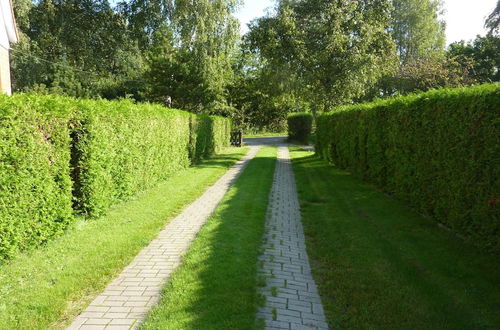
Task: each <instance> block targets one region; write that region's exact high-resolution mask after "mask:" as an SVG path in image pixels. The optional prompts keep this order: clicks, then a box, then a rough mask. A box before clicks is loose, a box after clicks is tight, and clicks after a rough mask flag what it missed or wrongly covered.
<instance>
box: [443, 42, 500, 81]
mask: <svg viewBox="0 0 500 330" xmlns="http://www.w3.org/2000/svg"><path fill="white" fill-rule="evenodd" d="M448 57H449V58H455V59H456V60H457V61H459V62H460V63H463V65H464V66H467V65H468V64H469V65H470V67H471V69H470V70H469V76H470V77H471V79H474V80H475V81H476V82H478V83H487V82H498V81H500V37H498V36H494V35H492V34H489V35H487V36H485V37H480V36H478V37H477V38H476V39H475V40H474V41H472V42H469V43H465V42H464V41H460V42H455V43H453V44H451V45H450V46H449V49H448Z"/></svg>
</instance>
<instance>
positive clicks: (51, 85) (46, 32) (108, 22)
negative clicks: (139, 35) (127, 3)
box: [13, 0, 142, 97]
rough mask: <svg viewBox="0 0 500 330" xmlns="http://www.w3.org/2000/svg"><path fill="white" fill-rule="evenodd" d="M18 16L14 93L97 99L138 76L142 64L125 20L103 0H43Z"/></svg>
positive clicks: (125, 91) (14, 59) (114, 94)
mask: <svg viewBox="0 0 500 330" xmlns="http://www.w3.org/2000/svg"><path fill="white" fill-rule="evenodd" d="M25 7H26V6H24V7H22V8H25ZM19 8H21V6H19V7H16V9H17V10H20V9H19ZM20 13H21V15H20V17H21V21H22V24H20V28H21V31H22V33H23V36H25V37H26V41H25V42H22V43H21V44H20V45H19V46H16V47H17V48H15V49H14V56H13V65H14V79H13V82H14V87H15V89H16V90H33V89H37V90H39V89H40V88H42V89H43V90H46V91H47V90H48V91H52V92H57V93H64V94H68V95H72V96H85V97H89V96H93V97H95V96H99V95H101V94H106V93H103V90H106V89H109V85H110V84H111V85H113V86H116V85H117V84H125V85H126V83H125V81H130V80H134V79H137V78H138V76H139V75H140V74H139V73H140V72H141V70H142V58H141V55H140V53H139V49H138V48H137V46H136V43H135V42H134V41H133V40H131V39H130V37H129V35H128V32H127V25H126V21H125V17H124V16H123V15H122V14H120V13H117V12H115V11H114V10H113V9H112V8H111V7H110V5H109V2H108V1H107V0H41V1H39V2H38V3H36V4H35V5H32V6H31V7H30V9H29V12H28V14H27V15H23V13H24V12H20ZM16 14H17V13H16ZM89 31H92V32H91V33H89ZM128 92H129V90H127V88H125V89H124V90H123V91H122V94H121V95H117V93H115V92H113V93H108V94H110V96H111V97H118V96H125V94H127V93H128Z"/></svg>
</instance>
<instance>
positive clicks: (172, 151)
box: [0, 94, 231, 259]
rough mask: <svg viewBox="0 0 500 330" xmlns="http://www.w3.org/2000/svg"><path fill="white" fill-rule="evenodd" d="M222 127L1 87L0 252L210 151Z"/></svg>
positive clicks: (52, 231)
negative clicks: (11, 92) (11, 91)
mask: <svg viewBox="0 0 500 330" xmlns="http://www.w3.org/2000/svg"><path fill="white" fill-rule="evenodd" d="M230 126H231V122H230V120H229V119H226V118H221V117H215V116H202V115H193V114H190V113H187V112H183V111H179V110H173V109H166V108H164V107H161V106H159V105H151V104H140V105H137V104H134V103H132V102H131V101H128V100H124V101H104V100H99V101H95V100H76V99H72V98H66V97H55V96H36V95H22V94H18V95H15V96H13V97H7V96H0V259H4V258H9V257H10V256H12V255H13V254H15V253H16V251H18V250H23V249H27V248H29V247H34V246H37V245H40V244H42V243H44V242H46V241H48V240H49V239H50V238H52V237H53V236H56V235H58V234H59V233H61V232H62V231H63V230H64V229H65V228H66V227H67V226H68V224H70V223H71V221H72V219H73V214H74V213H75V211H76V213H79V214H83V215H86V216H92V217H94V216H99V215H102V214H104V213H105V212H106V211H107V210H108V208H109V207H110V206H111V205H113V204H115V203H117V202H118V201H123V200H126V199H128V198H129V197H130V196H132V195H134V194H136V193H138V192H140V191H142V190H145V189H147V188H150V187H152V186H154V185H156V184H157V183H159V182H160V181H162V180H165V179H166V178H167V177H168V176H170V175H172V174H173V173H175V172H176V171H179V170H181V169H183V168H186V167H188V166H189V165H190V164H191V163H192V162H196V161H199V160H200V159H202V158H207V157H209V156H211V155H212V154H213V153H215V152H217V151H219V150H220V149H221V148H223V147H225V146H228V145H229V140H230Z"/></svg>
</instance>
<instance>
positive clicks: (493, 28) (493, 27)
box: [485, 0, 500, 34]
mask: <svg viewBox="0 0 500 330" xmlns="http://www.w3.org/2000/svg"><path fill="white" fill-rule="evenodd" d="M485 27H486V28H488V29H489V30H490V34H498V32H499V31H500V0H499V1H498V2H497V6H496V7H495V9H494V10H493V12H492V13H491V14H490V16H488V18H487V19H486V22H485Z"/></svg>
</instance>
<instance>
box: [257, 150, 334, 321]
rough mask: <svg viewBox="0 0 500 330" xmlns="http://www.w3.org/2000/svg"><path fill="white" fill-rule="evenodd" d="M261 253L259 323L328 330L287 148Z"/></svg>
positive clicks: (277, 172) (278, 171) (280, 157)
mask: <svg viewBox="0 0 500 330" xmlns="http://www.w3.org/2000/svg"><path fill="white" fill-rule="evenodd" d="M264 242H265V244H264V248H265V250H264V251H265V252H264V254H263V255H261V256H260V257H259V259H260V260H261V263H262V266H263V267H262V269H261V271H260V276H264V277H265V279H266V286H265V287H262V288H261V289H260V293H261V294H263V295H265V296H266V304H265V307H262V308H260V310H259V312H258V314H257V317H258V318H261V319H264V320H265V324H266V329H328V324H327V323H326V320H325V315H324V311H323V306H322V304H321V300H320V297H319V295H318V292H317V288H316V284H315V283H314V280H313V278H312V276H311V269H310V266H309V260H308V257H307V252H306V247H305V238H304V231H303V228H302V223H301V222H300V208H299V201H298V199H297V192H296V186H295V179H294V175H293V171H292V166H291V163H290V155H289V152H288V148H287V147H285V146H280V147H279V149H278V163H277V166H276V170H275V173H274V183H273V187H272V190H271V194H270V198H269V207H268V217H267V221H266V234H265V236H264Z"/></svg>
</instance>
